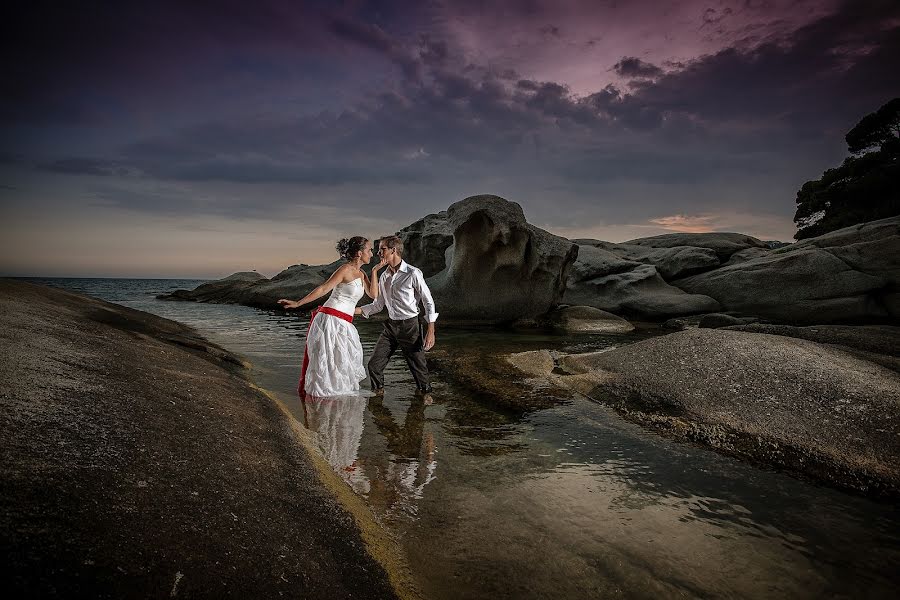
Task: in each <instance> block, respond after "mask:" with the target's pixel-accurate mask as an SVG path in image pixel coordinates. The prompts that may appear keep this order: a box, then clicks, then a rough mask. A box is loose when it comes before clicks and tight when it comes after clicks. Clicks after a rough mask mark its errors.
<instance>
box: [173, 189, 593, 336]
mask: <svg viewBox="0 0 900 600" xmlns="http://www.w3.org/2000/svg"><path fill="white" fill-rule="evenodd" d="M398 235H399V236H400V237H401V238H402V239H403V245H404V258H405V259H406V260H407V262H409V263H410V264H413V265H415V266H416V267H418V268H420V269H422V271H423V274H424V275H425V277H426V280H427V282H428V285H429V287H430V288H431V291H432V294H433V295H434V297H435V301H436V303H437V306H438V311H439V312H440V314H441V319H442V320H446V319H457V320H466V321H480V322H492V323H496V322H511V321H515V320H518V319H528V318H533V317H536V316H539V315H543V314H544V313H546V312H547V311H549V310H550V309H551V308H553V307H554V306H556V305H557V304H558V303H559V301H560V300H561V298H562V294H563V292H564V290H565V281H566V275H567V273H568V271H569V268H570V267H571V265H572V263H573V261H574V260H575V257H576V255H577V253H578V247H577V246H576V245H575V244H573V243H572V242H570V241H569V240H567V239H565V238H561V237H559V236H555V235H552V234H550V233H548V232H546V231H544V230H543V229H539V228H538V227H535V226H533V225H530V224H529V223H528V222H527V221H526V220H525V214H524V213H523V212H522V207H521V206H519V205H518V204H516V203H514V202H509V201H508V200H504V199H503V198H500V197H499V196H472V197H470V198H466V199H465V200H461V201H460V202H457V203H455V204H453V205H452V206H450V208H449V209H448V210H446V211H443V212H440V213H436V214H432V215H428V216H426V217H424V218H423V219H420V220H419V221H416V222H415V223H413V224H412V225H410V226H408V227H405V228H404V229H402V230H400V232H398ZM339 265H340V261H336V262H334V263H331V264H329V265H318V266H310V265H295V266H293V267H290V268H288V269H286V270H284V271H282V272H281V273H279V274H278V275H276V276H275V277H273V278H272V279H271V280H268V279H265V278H264V277H262V276H258V277H253V278H251V277H248V276H247V274H246V273H236V274H234V275H232V276H230V277H226V278H225V279H220V280H218V281H214V282H210V283H206V284H203V285H201V286H199V287H198V288H197V289H195V290H191V291H188V290H178V291H176V292H173V293H172V294H168V295H165V296H162V297H161V298H164V299H168V300H196V301H199V302H221V303H235V304H246V305H248V306H257V307H260V308H275V307H277V300H278V299H279V298H301V297H303V296H304V295H306V294H307V293H309V292H310V291H311V290H312V289H313V288H315V287H316V286H317V285H319V284H320V283H322V282H323V281H324V280H325V279H326V278H327V277H328V276H329V275H331V273H333V272H334V270H335V269H337V267H338V266H339ZM324 301H325V298H322V299H321V300H320V301H319V302H320V303H321V302H324Z"/></svg>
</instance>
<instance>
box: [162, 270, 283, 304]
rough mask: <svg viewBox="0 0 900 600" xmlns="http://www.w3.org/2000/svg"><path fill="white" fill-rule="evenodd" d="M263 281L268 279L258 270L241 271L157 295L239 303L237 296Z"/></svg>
mask: <svg viewBox="0 0 900 600" xmlns="http://www.w3.org/2000/svg"><path fill="white" fill-rule="evenodd" d="M262 281H268V279H266V278H265V277H264V276H262V275H260V274H259V273H257V272H256V271H240V272H238V273H233V274H231V275H229V276H228V277H223V278H222V279H217V280H215V281H208V282H206V283H201V284H200V285H198V286H197V287H196V288H194V289H193V290H175V291H174V292H172V293H170V294H161V295H159V296H157V298H158V299H160V300H188V301H195V302H216V303H221V304H230V303H237V302H238V301H237V300H236V296H237V295H238V294H240V293H241V292H243V291H244V290H246V289H249V288H250V287H252V286H254V285H255V284H257V283H260V282H262Z"/></svg>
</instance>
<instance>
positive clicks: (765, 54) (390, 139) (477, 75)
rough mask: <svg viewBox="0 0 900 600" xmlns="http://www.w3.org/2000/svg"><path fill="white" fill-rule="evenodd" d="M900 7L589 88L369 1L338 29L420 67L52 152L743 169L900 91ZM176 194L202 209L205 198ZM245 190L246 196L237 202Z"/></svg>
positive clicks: (584, 184)
mask: <svg viewBox="0 0 900 600" xmlns="http://www.w3.org/2000/svg"><path fill="white" fill-rule="evenodd" d="M273 6H274V4H273ZM861 7H862V8H861ZM898 13H900V11H898V9H897V8H896V5H895V3H889V2H868V3H852V4H851V3H848V4H845V5H844V6H843V7H842V9H841V10H840V11H838V12H837V13H835V14H833V15H830V16H828V17H825V18H822V19H819V20H818V21H816V22H814V23H812V24H810V25H808V26H806V27H803V28H801V29H800V30H798V31H796V32H795V33H794V35H792V36H791V37H790V38H788V39H786V40H783V39H780V40H779V41H778V42H777V43H775V42H771V43H764V44H762V45H759V46H755V47H753V48H751V49H747V48H744V47H740V48H738V47H732V48H727V49H724V50H722V51H720V52H717V53H715V54H711V55H708V56H702V57H699V58H696V59H693V60H690V61H684V62H683V63H678V62H675V61H670V62H668V63H663V62H660V64H664V65H665V71H663V69H662V68H661V67H659V66H656V65H654V64H651V63H648V62H645V61H643V60H640V59H637V58H635V57H630V56H621V57H620V58H619V60H618V61H617V62H616V63H615V66H614V71H615V72H616V73H617V74H618V75H619V76H621V77H623V78H628V79H630V80H631V82H632V85H629V86H622V85H621V84H620V86H619V87H617V86H616V85H613V84H607V85H604V87H602V88H601V89H599V90H598V91H596V92H594V93H590V94H582V95H576V94H573V93H572V91H571V89H570V88H569V87H568V86H566V85H565V84H564V83H562V82H556V81H536V80H531V79H526V78H522V77H520V76H518V75H516V73H515V72H512V71H511V70H509V69H507V68H505V67H503V66H502V65H493V64H481V65H478V64H473V63H472V62H470V61H469V60H467V59H466V58H465V57H464V56H463V55H462V53H461V52H460V51H459V49H458V48H456V47H454V46H453V45H452V44H448V43H447V42H446V41H445V40H440V39H436V38H434V37H431V36H429V35H419V34H416V35H414V36H413V37H410V38H406V39H405V41H404V42H401V41H400V40H399V39H397V38H395V37H394V36H393V35H392V34H391V33H389V31H388V29H386V28H384V27H382V26H380V25H376V24H374V23H367V22H364V21H361V20H360V19H359V18H358V16H346V15H340V16H334V15H332V16H331V17H329V20H328V21H327V27H325V29H326V30H328V31H329V32H330V34H331V35H333V36H336V37H337V38H340V39H341V40H345V41H350V42H352V45H353V46H354V47H355V48H358V49H362V50H364V51H365V52H368V53H369V54H371V55H373V56H375V57H380V58H379V60H381V61H382V62H384V64H386V65H388V66H390V65H396V66H397V67H399V69H400V71H401V72H402V73H403V75H404V77H403V78H397V77H396V76H394V77H393V79H394V81H393V83H392V84H389V85H385V84H383V83H381V82H379V85H384V87H381V88H380V89H374V88H372V87H368V88H366V92H367V95H366V94H362V99H361V100H355V101H354V102H352V103H350V104H349V105H344V106H342V107H336V108H335V109H334V110H329V111H323V112H319V113H315V114H309V113H307V114H303V113H301V112H299V111H298V112H291V111H273V112H265V113H263V112H251V111H246V112H244V113H241V114H236V115H234V117H233V118H228V119H215V118H210V119H208V120H206V121H205V122H203V123H201V124H194V125H190V126H179V127H177V128H173V129H172V130H170V131H164V132H159V133H155V134H143V135H141V137H140V138H139V139H137V140H136V141H134V142H132V143H128V144H125V145H124V146H122V147H121V148H120V150H121V154H120V156H115V155H111V156H112V160H111V161H108V162H104V161H98V162H92V160H94V159H90V158H81V159H78V158H73V157H71V156H70V157H68V158H61V159H59V160H56V161H47V162H45V163H44V166H45V167H46V168H50V169H52V170H55V171H57V172H67V173H88V174H93V175H100V174H114V169H115V168H117V167H119V168H121V167H122V166H123V165H128V167H129V168H133V169H136V170H139V171H140V172H142V173H144V174H145V177H147V178H157V179H160V180H171V181H183V182H220V181H221V182H235V183H241V184H262V183H295V184H301V185H308V186H318V187H321V186H341V185H347V184H363V185H364V184H372V185H380V186H390V185H422V184H434V185H437V184H439V183H441V182H448V181H474V180H477V179H478V178H479V177H484V178H485V179H491V178H494V179H497V180H501V181H503V180H509V181H514V180H517V179H519V178H523V177H528V176H536V175H540V176H541V177H545V178H546V182H545V185H548V186H549V185H559V184H560V182H564V183H565V185H569V186H571V187H572V188H577V189H579V190H590V186H593V185H599V184H604V183H608V182H611V181H617V182H620V181H637V182H646V183H660V184H685V185H687V184H689V183H691V182H695V183H696V182H705V181H710V180H714V179H716V178H721V177H724V176H727V177H731V178H734V180H735V181H737V180H738V179H739V178H740V177H741V176H746V175H747V174H748V173H750V174H755V173H760V174H765V173H767V172H769V171H771V170H773V169H776V168H780V165H781V164H783V163H784V162H785V157H786V156H791V155H794V154H803V153H808V152H819V153H825V154H826V155H827V157H828V160H832V159H831V155H832V154H834V153H835V149H837V150H838V151H839V150H840V146H841V138H842V137H843V132H844V131H846V130H847V129H848V128H849V127H850V126H852V125H853V124H854V123H855V121H856V120H857V119H858V118H859V117H861V116H862V115H864V114H866V113H867V112H870V111H871V110H874V109H875V108H877V107H878V106H879V105H880V104H881V103H883V101H885V100H886V99H888V98H890V97H891V95H896V94H898V93H900V89H898V82H897V79H896V77H894V76H893V74H892V68H893V64H894V62H895V61H893V60H890V59H891V58H892V57H893V58H896V56H898V55H900V54H898V50H900V48H898V32H900V29H898V26H897V23H900V21H898V20H897V19H898V17H900V14H898ZM239 14H242V13H239ZM265 14H269V17H265V16H263V17H259V16H257V17H254V18H256V19H261V21H258V24H257V25H256V26H254V27H253V28H251V29H253V30H256V28H257V27H258V28H264V27H263V24H262V23H264V22H265V19H266V18H272V14H273V13H272V11H269V13H265V11H264V15H265ZM707 16H709V17H710V18H712V17H713V15H707ZM535 18H537V17H535ZM222 19H223V20H224V21H227V20H228V19H227V18H224V17H223V18H222ZM891 19H894V20H893V21H891ZM319 22H320V23H321V22H324V21H321V19H320V20H319ZM890 23H893V25H892V26H890V27H889V26H886V24H890ZM233 26H234V25H233ZM280 27H281V28H280V29H279V31H281V32H285V31H292V29H291V28H290V27H289V26H285V25H281V26H280ZM218 30H220V31H227V30H228V28H227V26H226V25H224V24H223V25H221V26H219V27H218ZM533 31H535V29H532V32H533ZM242 35H243V36H245V37H247V38H249V37H252V34H251V33H246V32H245V33H243V34H242ZM275 37H276V38H277V37H278V35H276V36H275ZM282 37H283V38H284V39H285V40H290V38H291V36H290V35H288V34H287V33H284V34H283V35H282ZM176 47H177V44H176ZM611 62H612V61H611ZM606 69H608V64H607V65H601V66H599V67H598V72H606V73H608V72H609V71H607V70H606ZM388 73H390V71H389V70H387V69H386V70H385V74H386V75H387V74H388ZM386 78H387V77H386ZM822 148H825V149H824V150H823V149H822ZM66 154H69V153H66ZM66 154H64V155H63V156H66ZM823 164H827V161H825V160H824V159H823ZM815 175H817V173H809V176H815ZM802 177H803V175H798V179H799V180H800V181H798V184H799V183H802ZM165 193H167V192H166V191H165V190H163V191H159V192H153V193H152V194H150V195H149V196H146V195H145V196H140V198H145V197H146V198H148V201H147V202H146V203H143V204H141V203H140V202H138V201H137V200H135V202H136V203H137V205H138V206H139V207H144V208H146V209H147V210H152V207H153V206H155V204H154V203H153V202H151V201H150V199H153V198H157V197H158V196H159V195H160V194H165ZM586 198H588V200H585V202H589V201H590V200H589V198H590V194H589V193H588V194H586ZM783 200H784V199H783V198H781V199H774V200H770V202H773V203H774V202H782V201H783ZM790 200H791V198H788V199H787V201H788V202H790ZM120 201H121V202H126V200H120ZM264 202H267V201H262V200H261V201H260V203H264ZM173 206H174V207H175V208H173V210H177V207H179V206H184V207H185V208H184V210H196V208H195V206H196V205H194V204H191V203H181V204H180V203H178V202H174V203H173ZM240 206H241V205H240V203H237V204H235V205H234V206H232V207H231V208H230V209H229V210H231V211H234V212H235V214H238V213H239V212H240V211H241V210H242V209H241V207H240ZM246 210H247V211H251V210H253V211H258V210H264V207H262V206H258V205H256V204H254V206H252V207H250V206H248V207H247V208H246Z"/></svg>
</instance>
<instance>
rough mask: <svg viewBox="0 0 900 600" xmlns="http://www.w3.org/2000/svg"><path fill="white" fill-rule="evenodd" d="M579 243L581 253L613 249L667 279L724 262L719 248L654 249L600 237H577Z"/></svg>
mask: <svg viewBox="0 0 900 600" xmlns="http://www.w3.org/2000/svg"><path fill="white" fill-rule="evenodd" d="M574 241H575V243H577V244H578V246H579V256H580V255H581V252H582V251H583V250H584V249H585V248H587V247H592V248H597V249H600V250H605V251H607V252H610V253H612V254H614V255H616V256H618V257H620V258H622V259H624V260H626V261H629V262H636V263H643V264H647V265H653V266H654V267H656V270H657V272H658V273H659V274H660V276H661V277H662V278H663V279H665V280H666V281H668V280H670V279H676V278H678V277H686V276H688V275H693V274H694V273H699V272H702V271H708V270H709V269H712V268H715V267H718V266H719V265H720V264H721V263H720V261H719V257H718V255H717V254H716V251H715V250H713V249H711V248H702V247H696V246H673V247H671V248H668V247H667V248H653V247H649V246H639V245H632V244H614V243H612V242H604V241H601V240H589V239H579V240H574Z"/></svg>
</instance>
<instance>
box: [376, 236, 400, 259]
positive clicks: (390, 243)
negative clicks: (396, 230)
mask: <svg viewBox="0 0 900 600" xmlns="http://www.w3.org/2000/svg"><path fill="white" fill-rule="evenodd" d="M381 244H384V245H385V246H387V247H388V248H391V249H393V250H394V251H395V252H396V253H397V254H398V255H400V256H403V240H401V239H400V238H399V237H397V236H396V235H389V236H387V237H383V238H381V239H380V240H378V245H379V246H380V245H381Z"/></svg>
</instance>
